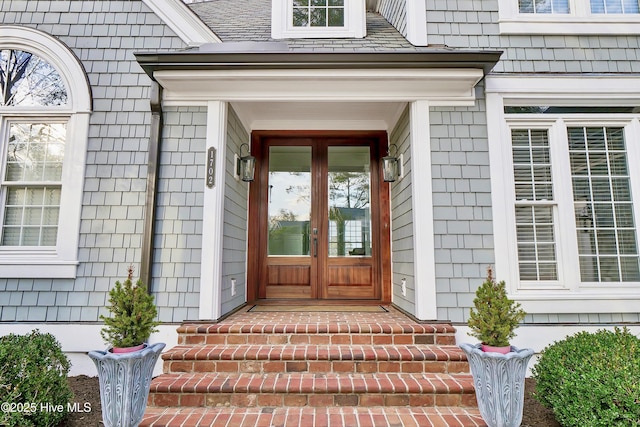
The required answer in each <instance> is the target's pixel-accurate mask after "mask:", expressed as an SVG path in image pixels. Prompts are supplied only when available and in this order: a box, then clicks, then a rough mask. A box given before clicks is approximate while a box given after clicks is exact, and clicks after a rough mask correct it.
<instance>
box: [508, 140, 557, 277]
mask: <svg viewBox="0 0 640 427" xmlns="http://www.w3.org/2000/svg"><path fill="white" fill-rule="evenodd" d="M511 144H512V148H511V150H512V156H513V179H514V187H515V188H514V189H515V222H516V223H515V225H516V236H517V240H518V268H519V271H520V278H521V279H522V280H556V279H557V260H556V251H555V232H554V206H555V204H554V201H553V180H552V176H551V156H550V154H549V136H548V131H547V130H546V129H512V130H511Z"/></svg>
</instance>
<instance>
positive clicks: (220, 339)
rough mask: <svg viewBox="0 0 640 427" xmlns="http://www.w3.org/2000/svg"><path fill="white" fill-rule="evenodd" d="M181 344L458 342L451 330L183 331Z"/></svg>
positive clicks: (401, 343)
mask: <svg viewBox="0 0 640 427" xmlns="http://www.w3.org/2000/svg"><path fill="white" fill-rule="evenodd" d="M178 344H179V345H208V344H227V345H238V344H270V345H282V344H293V345H299V344H311V345H331V344H333V345H340V344H343V345H434V344H435V345H455V344H456V338H455V336H454V335H452V334H433V335H414V334H395V335H391V334H366V333H360V334H234V333H220V334H181V335H180V336H179V337H178Z"/></svg>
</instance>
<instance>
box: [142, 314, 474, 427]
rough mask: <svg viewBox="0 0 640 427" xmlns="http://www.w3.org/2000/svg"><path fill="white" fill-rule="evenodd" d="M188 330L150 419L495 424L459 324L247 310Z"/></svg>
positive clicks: (157, 382) (167, 361)
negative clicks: (481, 402)
mask: <svg viewBox="0 0 640 427" xmlns="http://www.w3.org/2000/svg"><path fill="white" fill-rule="evenodd" d="M178 332H179V340H178V342H179V345H178V346H176V347H174V348H172V349H170V350H169V351H167V352H166V353H165V354H163V355H162V358H163V360H164V370H165V374H164V375H161V376H160V377H157V378H155V379H154V380H153V382H152V384H151V391H150V395H149V407H148V409H147V413H146V415H145V418H144V420H143V422H142V424H141V426H142V427H149V426H167V427H174V426H175V427H177V426H186V427H189V426H194V427H195V426H210V425H215V426H234V427H238V426H239V427H244V426H247V427H249V426H251V427H253V426H296V427H297V426H318V427H320V426H344V425H346V426H354V427H355V426H360V425H362V426H365V425H367V426H394V427H399V426H421V427H423V426H439V427H440V426H442V427H445V426H463V427H467V426H469V427H471V426H474V427H476V426H485V424H484V422H483V421H482V418H481V417H480V415H479V412H478V410H477V402H476V399H475V392H474V388H473V380H472V377H471V375H470V374H469V364H468V362H467V361H466V356H465V355H464V353H463V352H462V350H461V349H459V348H458V347H457V346H455V329H454V328H453V327H452V326H451V325H448V324H421V323H416V322H413V321H411V320H410V319H409V318H407V317H406V316H404V315H403V314H402V313H400V312H398V311H396V310H393V309H389V311H388V312H384V313H383V312H377V313H376V312H256V313H254V312H249V311H248V310H244V311H240V312H238V313H235V314H234V315H232V316H230V317H229V318H227V319H225V320H224V321H222V322H220V323H217V324H199V323H191V324H184V325H182V326H181V327H180V328H179V329H178Z"/></svg>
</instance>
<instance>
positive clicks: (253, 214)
mask: <svg viewBox="0 0 640 427" xmlns="http://www.w3.org/2000/svg"><path fill="white" fill-rule="evenodd" d="M267 138H283V139H292V140H293V139H304V138H314V139H316V138H320V139H349V138H350V139H375V140H377V147H373V151H374V152H376V151H377V155H374V158H375V160H379V159H380V158H381V157H382V155H384V154H386V150H387V146H388V136H387V133H386V132H385V131H306V130H294V131H292V130H286V131H272V130H263V131H253V132H252V134H251V152H252V154H253V155H254V156H256V161H257V167H256V177H257V182H254V183H252V184H251V185H250V188H249V221H248V222H249V223H248V227H249V233H248V253H247V256H248V259H247V301H248V302H252V301H257V300H260V299H261V298H260V295H259V285H260V281H261V280H264V277H263V268H264V266H263V265H262V257H263V255H264V253H265V252H266V250H267V241H266V233H263V232H258V230H260V226H261V224H260V219H261V216H263V215H265V210H266V209H267V206H265V203H260V200H261V198H262V194H261V188H260V186H261V185H260V183H261V182H262V183H264V182H266V181H267V179H268V165H266V164H265V162H264V161H262V160H263V159H262V146H263V140H264V139H267ZM371 172H372V174H373V173H376V174H377V175H378V179H377V181H378V189H377V192H378V193H377V198H378V203H379V206H378V212H377V213H376V214H377V215H378V218H379V221H378V224H379V229H378V230H377V231H376V232H374V233H372V238H373V239H376V240H377V242H373V241H372V243H374V244H377V245H378V253H379V255H378V257H377V260H376V262H377V266H376V267H377V268H374V271H376V272H377V273H376V275H375V276H376V277H374V281H377V283H378V287H379V289H380V293H379V300H378V299H374V300H366V301H374V302H376V303H390V302H391V235H390V234H391V231H390V230H391V210H390V199H389V184H388V183H386V182H384V180H383V177H382V169H381V167H380V164H379V162H375V163H372V169H371ZM258 174H260V175H258ZM371 191H372V192H373V191H376V189H375V188H371ZM372 214H373V212H372ZM325 280H326V279H325ZM317 297H318V298H321V297H322V296H321V295H318V296H317ZM306 301H332V302H336V301H338V302H340V301H342V302H347V301H348V302H354V301H356V300H336V299H331V300H320V299H311V300H306Z"/></svg>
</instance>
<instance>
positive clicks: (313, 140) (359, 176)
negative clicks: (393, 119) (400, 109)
mask: <svg viewBox="0 0 640 427" xmlns="http://www.w3.org/2000/svg"><path fill="white" fill-rule="evenodd" d="M386 146H387V141H386V133H384V132H376V133H371V132H369V133H364V132H349V133H331V134H326V133H324V134H303V133H287V134H286V135H282V133H279V134H276V133H272V132H254V134H253V137H252V153H253V154H254V155H255V156H256V160H257V165H258V166H257V170H256V179H255V181H254V182H253V183H252V184H251V190H250V200H249V203H250V210H249V215H250V221H249V272H248V280H249V295H248V297H249V298H250V299H327V300H329V299H330V300H338V299H344V300H354V299H358V300H377V301H388V300H390V277H389V275H390V272H389V265H390V260H389V254H390V250H389V197H388V185H387V184H386V183H384V182H383V181H382V179H381V173H380V167H379V161H378V159H379V158H380V157H381V156H380V153H381V152H383V151H382V150H383V149H386ZM385 154H386V151H385Z"/></svg>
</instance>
